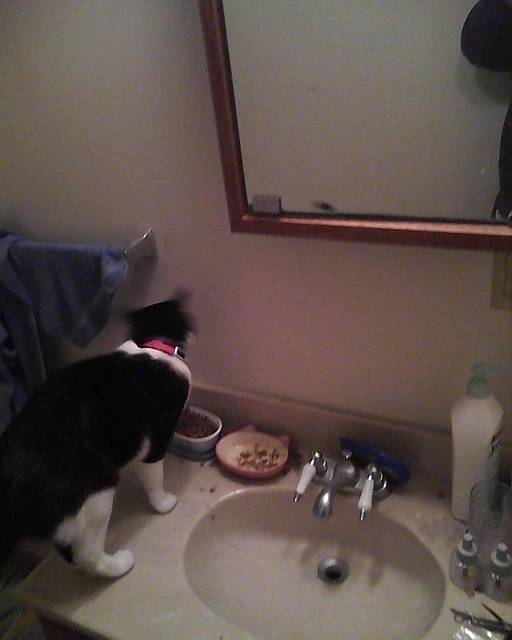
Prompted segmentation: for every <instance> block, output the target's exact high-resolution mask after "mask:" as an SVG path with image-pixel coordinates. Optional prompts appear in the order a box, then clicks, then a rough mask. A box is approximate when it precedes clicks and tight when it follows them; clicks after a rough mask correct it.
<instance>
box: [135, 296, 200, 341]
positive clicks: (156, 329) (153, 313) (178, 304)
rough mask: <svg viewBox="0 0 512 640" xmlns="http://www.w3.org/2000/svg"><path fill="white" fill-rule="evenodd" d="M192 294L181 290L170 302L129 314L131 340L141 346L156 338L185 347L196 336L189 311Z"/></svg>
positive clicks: (153, 305) (159, 303)
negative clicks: (193, 335) (192, 335)
mask: <svg viewBox="0 0 512 640" xmlns="http://www.w3.org/2000/svg"><path fill="white" fill-rule="evenodd" d="M189 299H190V292H189V291H186V290H180V291H178V292H176V293H175V294H174V296H173V297H172V298H171V299H169V300H164V301H163V302H157V303H156V304H152V305H150V306H148V307H143V308H142V309H138V310H137V311H132V312H131V313H129V314H128V321H129V323H130V324H131V338H132V340H134V342H136V343H137V344H139V345H142V344H143V343H145V342H147V341H148V340H152V339H154V338H160V339H161V338H165V339H167V340H169V341H171V342H173V343H176V344H179V345H182V346H183V345H185V344H186V343H187V341H188V339H189V337H190V334H196V333H197V331H196V322H195V319H194V317H193V316H192V314H191V313H190V311H189V310H188V302H189Z"/></svg>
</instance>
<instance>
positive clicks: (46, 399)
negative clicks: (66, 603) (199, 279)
mask: <svg viewBox="0 0 512 640" xmlns="http://www.w3.org/2000/svg"><path fill="white" fill-rule="evenodd" d="M128 320H129V322H130V324H131V329H132V330H131V338H132V339H131V340H128V341H126V342H124V343H123V344H122V345H121V346H120V347H119V348H118V349H117V350H116V351H115V352H113V353H110V354H107V355H101V356H97V357H92V358H88V359H86V360H82V361H80V362H77V363H75V364H72V365H71V366H69V367H67V368H65V369H63V370H62V371H60V372H58V373H57V374H55V375H53V376H51V377H49V378H48V380H47V381H46V382H45V383H44V384H43V385H42V386H41V387H40V388H39V389H38V390H37V391H36V392H35V393H34V394H33V395H32V397H31V398H30V399H29V400H28V402H27V404H26V405H25V406H24V407H23V409H22V410H21V412H20V413H19V414H18V415H17V416H16V417H15V418H14V419H13V420H12V421H11V423H10V424H9V426H8V427H7V429H6V431H5V432H4V433H3V434H2V436H1V437H0V563H1V561H2V560H5V559H6V558H7V556H8V555H9V554H10V552H11V551H12V550H13V549H14V547H15V546H16V545H17V543H18V542H19V541H20V539H22V538H23V537H37V538H51V539H52V540H53V542H54V544H55V546H56V548H57V549H58V551H59V552H60V553H61V554H62V555H63V556H64V558H65V559H66V560H67V561H68V562H72V563H74V564H75V565H76V566H77V567H79V568H81V569H83V570H85V571H87V572H88V573H91V574H94V575H100V576H105V577H108V578H115V577H119V576H122V575H123V574H125V573H126V572H127V571H129V570H130V569H131V567H132V566H133V563H134V558H133V555H132V553H131V551H129V550H127V549H124V550H120V551H117V552H116V553H114V554H112V555H110V554H108V553H105V550H104V543H105V536H106V533H107V527H108V523H109V519H110V513H111V510H112V503H113V499H114V493H115V489H116V485H117V484H118V481H119V475H120V473H119V472H120V470H121V469H123V468H124V467H126V466H127V465H130V467H133V469H134V470H135V471H136V473H137V476H138V477H139V479H140V481H141V483H142V485H143V487H144V489H145V491H146V492H147V494H148V497H149V501H150V503H151V505H152V507H153V508H154V509H155V510H156V511H158V512H160V513H167V512H169V511H170V510H171V509H172V508H173V507H174V506H175V504H176V500H177V499H176V496H174V495H173V494H170V493H166V492H165V491H164V486H163V458H164V454H165V451H166V448H167V445H168V443H169V440H170V438H171V436H172V434H173V432H174V428H175V427H176V424H177V422H178V420H179V417H180V414H181V411H182V409H183V407H184V405H185V402H186V401H187V398H188V395H189V390H190V384H191V373H190V370H189V368H188V366H187V364H186V362H185V360H184V352H183V346H184V345H185V343H186V341H187V338H188V336H189V334H190V332H192V331H193V320H192V318H191V316H190V315H189V313H188V311H187V309H186V296H184V295H179V296H177V297H175V298H174V299H172V300H167V301H165V302H160V303H157V304H154V305H151V306H149V307H145V308H143V309H140V310H138V311H135V312H133V313H131V314H129V316H128Z"/></svg>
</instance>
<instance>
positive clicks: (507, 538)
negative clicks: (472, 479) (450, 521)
mask: <svg viewBox="0 0 512 640" xmlns="http://www.w3.org/2000/svg"><path fill="white" fill-rule="evenodd" d="M468 525H469V531H470V532H471V534H472V536H473V539H474V541H475V544H476V546H477V549H478V555H479V559H480V563H481V564H483V565H485V564H487V563H488V562H489V558H490V555H491V552H492V551H493V549H495V548H496V546H497V544H498V543H499V542H504V543H505V544H506V545H507V546H508V547H509V548H510V545H511V543H512V526H511V525H512V489H511V487H510V486H509V485H507V484H504V483H503V482H497V483H495V484H488V483H487V482H479V483H478V484H476V485H475V486H474V487H473V488H472V489H471V494H470V498H469V523H468Z"/></svg>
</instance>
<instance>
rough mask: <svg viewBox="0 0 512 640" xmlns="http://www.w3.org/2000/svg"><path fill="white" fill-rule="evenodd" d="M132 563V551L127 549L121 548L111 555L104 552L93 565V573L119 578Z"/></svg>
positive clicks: (133, 561) (128, 569) (133, 562)
mask: <svg viewBox="0 0 512 640" xmlns="http://www.w3.org/2000/svg"><path fill="white" fill-rule="evenodd" d="M134 564H135V560H134V557H133V553H132V552H131V551H129V550H128V549H121V550H119V551H116V553H114V554H112V555H109V554H107V553H105V554H104V555H103V556H102V558H101V559H100V560H99V561H98V562H97V564H96V566H95V567H94V573H95V574H96V575H99V576H103V577H104V578H120V577H121V576H124V574H125V573H128V571H130V569H131V568H132V567H133V565H134Z"/></svg>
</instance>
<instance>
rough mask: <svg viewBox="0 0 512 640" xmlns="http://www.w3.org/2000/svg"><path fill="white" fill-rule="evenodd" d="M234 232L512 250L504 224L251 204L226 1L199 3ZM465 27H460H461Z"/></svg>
mask: <svg viewBox="0 0 512 640" xmlns="http://www.w3.org/2000/svg"><path fill="white" fill-rule="evenodd" d="M199 7H200V12H201V19H202V25H203V35H204V42H205V47H206V57H207V62H208V71H209V77H210V85H211V92H212V99H213V104H214V110H215V119H216V125H217V134H218V140H219V148H220V154H221V161H222V167H223V174H224V183H225V189H226V198H227V205H228V212H229V217H230V225H231V230H232V231H234V232H244V233H257V234H267V235H282V236H294V237H310V238H327V239H338V240H352V241H358V242H378V243H388V244H404V245H418V246H438V247H453V248H466V249H468V248H470V249H481V250H495V251H511V250H512V227H510V226H507V225H506V224H504V223H503V221H502V220H501V221H499V220H497V219H496V220H491V219H490V211H489V221H481V222H480V221H478V222H474V221H473V222H469V221H468V222H466V221H453V220H429V219H418V218H416V219H408V218H395V217H390V216H386V215H380V214H368V215H353V214H344V213H337V214H336V215H333V214H332V213H331V212H329V213H326V212H325V211H323V210H320V211H319V213H318V214H314V215H307V214H303V213H300V212H290V211H282V212H279V213H278V214H268V213H265V212H261V211H256V210H254V208H253V207H251V206H250V205H249V204H248V199H247V193H246V187H245V178H244V167H243V160H242V153H241V147H240V139H239V132H238V123H237V112H236V104H235V96H234V89H233V82H232V77H231V66H230V59H229V49H228V42H227V37H226V26H225V21H224V13H223V4H222V0H199ZM461 26H462V25H461Z"/></svg>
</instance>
